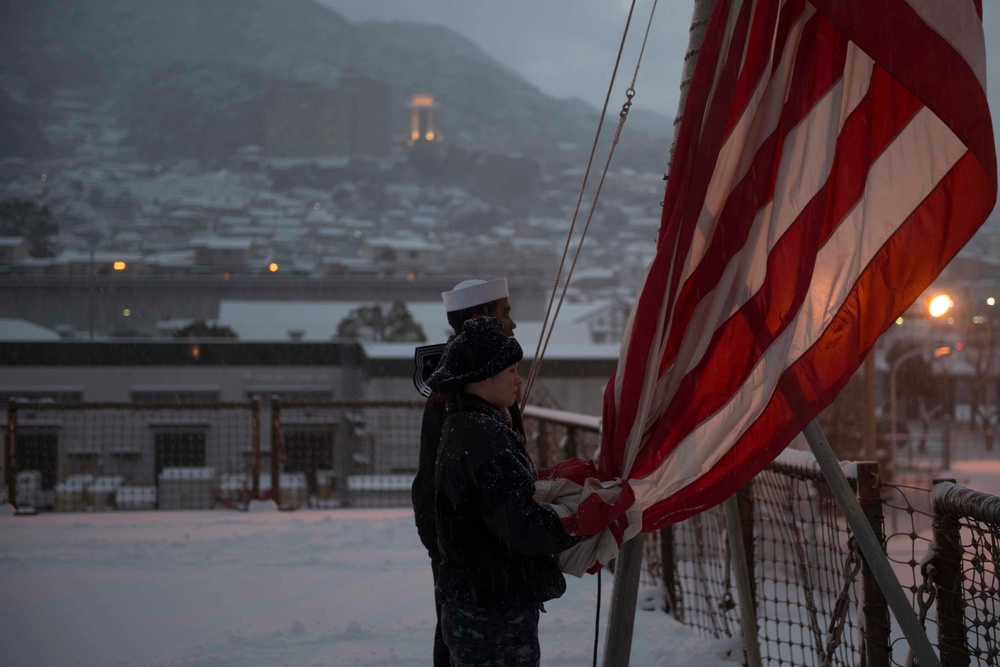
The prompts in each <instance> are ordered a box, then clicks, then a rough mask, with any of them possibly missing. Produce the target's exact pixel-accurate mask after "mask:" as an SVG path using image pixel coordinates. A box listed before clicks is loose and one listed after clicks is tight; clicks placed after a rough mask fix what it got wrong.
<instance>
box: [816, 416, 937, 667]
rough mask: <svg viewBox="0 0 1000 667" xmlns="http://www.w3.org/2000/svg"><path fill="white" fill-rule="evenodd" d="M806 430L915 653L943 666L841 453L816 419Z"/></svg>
mask: <svg viewBox="0 0 1000 667" xmlns="http://www.w3.org/2000/svg"><path fill="white" fill-rule="evenodd" d="M802 433H803V435H805V436H806V440H807V441H808V442H809V447H810V449H812V452H813V456H815V457H816V462H817V463H819V467H820V470H821V471H822V472H823V477H824V478H825V479H826V483H827V484H829V485H830V491H831V492H832V493H833V495H834V497H835V498H836V499H837V503H838V504H839V505H840V509H841V510H843V512H844V518H845V519H847V525H848V526H849V527H850V529H851V532H852V533H854V539H855V540H857V542H858V546H859V547H860V548H861V553H862V554H863V555H864V557H865V560H866V561H867V562H868V567H870V568H871V570H872V574H873V575H875V579H876V580H877V581H878V584H879V587H880V588H881V589H882V592H883V593H884V594H885V599H886V602H888V603H889V609H890V610H891V611H892V615H893V616H895V617H896V622H897V623H899V627H900V629H902V631H903V634H904V635H905V636H906V640H907V641H908V642H909V643H910V647H911V648H912V649H913V653H914V655H916V656H917V659H918V660H919V661H920V667H940V665H941V661H940V660H938V657H937V654H936V653H934V647H933V646H931V642H930V640H929V639H927V633H925V632H924V629H923V627H921V625H920V621H919V620H918V619H917V614H916V612H914V611H913V607H911V606H910V602H909V600H907V599H906V595H904V594H903V587H902V586H901V585H900V583H899V579H897V578H896V575H895V573H893V571H892V566H891V565H890V564H889V559H888V558H887V557H886V555H885V552H884V551H882V544H881V543H880V542H879V541H878V538H877V537H875V531H873V530H872V527H871V526H870V525H869V524H868V520H867V519H866V518H865V514H864V512H863V511H862V510H861V505H860V504H858V499H857V498H856V497H855V496H854V493H853V492H852V491H851V486H850V484H848V482H847V477H846V476H845V475H844V471H843V470H842V469H841V468H840V463H839V462H838V461H837V457H835V456H834V455H833V450H832V449H831V448H830V443H829V441H828V440H827V439H826V436H825V435H823V429H822V428H820V425H819V424H818V423H817V422H816V420H815V419H814V420H812V421H811V422H809V423H808V424H807V425H806V427H805V429H803V431H802Z"/></svg>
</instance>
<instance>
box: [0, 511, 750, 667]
mask: <svg viewBox="0 0 1000 667" xmlns="http://www.w3.org/2000/svg"><path fill="white" fill-rule="evenodd" d="M567 579H568V584H569V588H568V591H567V593H566V595H564V596H563V597H562V598H560V599H558V600H553V601H551V602H549V603H547V604H546V609H547V613H546V614H543V615H542V619H541V623H540V636H541V645H542V664H544V665H554V666H558V665H572V666H574V667H577V666H581V665H589V664H591V660H592V654H593V641H594V615H595V612H596V603H597V578H596V577H594V576H587V577H585V578H582V579H576V578H574V577H568V578H567ZM611 587H612V576H611V575H610V573H607V572H605V573H604V575H603V576H602V591H601V600H602V602H601V607H602V608H601V624H600V631H601V642H602V643H601V646H600V648H599V653H598V656H599V657H598V660H599V662H600V661H601V660H602V659H603V641H604V634H605V626H606V621H607V615H608V608H609V601H610V599H611ZM433 628H434V604H433V594H432V584H431V572H430V563H429V561H428V559H427V556H426V552H425V551H424V549H423V547H422V546H421V545H420V542H419V540H418V538H417V533H416V529H415V528H414V524H413V515H412V512H411V511H410V510H408V509H406V510H404V509H392V510H309V511H299V512H248V513H240V512H233V511H223V510H219V511H201V512H196V511H192V512H167V511H157V512H103V513H72V514H71V513H49V514H39V515H37V516H0V663H2V664H3V665H5V666H7V667H50V666H60V667H63V666H66V667H69V666H72V665H80V666H85V667H90V666H94V667H98V666H99V667H125V666H136V667H138V666H144V667H166V666H175V667H223V666H228V665H232V666H234V667H235V666H239V667H253V666H255V665H260V666H262V667H263V666H265V665H266V666H268V667H271V666H275V665H279V666H287V667H320V666H323V667H333V666H337V665H350V666H351V667H364V666H375V665H380V666H381V665H393V666H411V665H412V666H414V667H416V666H418V665H419V666H421V667H423V666H425V665H428V664H430V655H431V645H432V634H433ZM738 650H739V649H738V647H737V645H736V643H735V642H733V641H710V640H705V639H703V638H700V637H697V636H696V635H695V634H694V633H693V632H692V631H691V630H690V629H689V628H687V627H685V626H682V625H680V624H678V623H676V622H675V621H674V620H673V619H672V618H671V617H670V616H667V615H666V614H664V613H662V612H659V611H638V612H637V617H636V622H635V634H634V646H633V652H632V664H634V665H637V666H642V667H709V666H712V665H723V664H734V663H735V664H738V661H736V660H733V661H730V660H727V659H726V658H724V657H722V656H723V654H726V653H727V652H729V651H733V652H738Z"/></svg>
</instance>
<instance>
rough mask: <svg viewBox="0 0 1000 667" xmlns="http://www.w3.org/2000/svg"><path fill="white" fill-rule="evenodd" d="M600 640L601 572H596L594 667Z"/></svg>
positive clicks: (595, 666)
mask: <svg viewBox="0 0 1000 667" xmlns="http://www.w3.org/2000/svg"><path fill="white" fill-rule="evenodd" d="M600 638H601V571H600V570H598V571H597V616H596V618H594V667H597V642H598V641H599V640H600Z"/></svg>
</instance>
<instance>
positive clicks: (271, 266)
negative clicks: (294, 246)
mask: <svg viewBox="0 0 1000 667" xmlns="http://www.w3.org/2000/svg"><path fill="white" fill-rule="evenodd" d="M267 270H268V271H270V272H271V273H276V272H277V271H278V263H277V262H271V263H270V264H268V265H267Z"/></svg>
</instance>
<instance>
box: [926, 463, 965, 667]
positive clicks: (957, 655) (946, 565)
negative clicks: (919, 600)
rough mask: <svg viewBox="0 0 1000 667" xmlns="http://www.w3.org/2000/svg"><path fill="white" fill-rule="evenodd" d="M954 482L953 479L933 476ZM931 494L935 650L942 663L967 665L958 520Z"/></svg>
mask: <svg viewBox="0 0 1000 667" xmlns="http://www.w3.org/2000/svg"><path fill="white" fill-rule="evenodd" d="M942 482H951V483H953V484H954V483H955V480H953V479H935V480H934V485H935V486H937V485H938V484H940V483H942ZM932 497H933V498H934V503H933V505H934V524H933V526H934V554H935V557H934V560H933V562H932V563H931V564H932V565H933V566H934V568H935V572H934V584H935V587H936V588H937V615H938V651H939V653H940V655H941V665H942V666H943V667H953V666H955V667H967V665H969V662H970V658H969V649H968V645H967V636H966V635H967V633H966V629H965V598H964V595H963V589H962V541H961V528H962V526H961V524H960V523H959V522H958V521H957V520H955V519H954V518H953V517H951V516H950V515H949V514H948V512H947V511H946V510H945V508H942V507H940V506H939V504H938V500H937V494H936V493H932Z"/></svg>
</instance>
